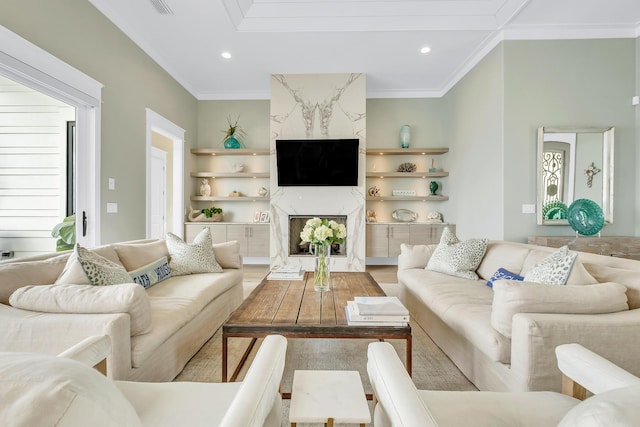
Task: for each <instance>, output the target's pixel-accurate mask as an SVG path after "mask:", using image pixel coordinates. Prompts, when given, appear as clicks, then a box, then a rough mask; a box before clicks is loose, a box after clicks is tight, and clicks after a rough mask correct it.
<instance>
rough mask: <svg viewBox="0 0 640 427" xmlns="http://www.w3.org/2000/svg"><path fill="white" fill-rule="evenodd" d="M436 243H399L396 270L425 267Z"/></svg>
mask: <svg viewBox="0 0 640 427" xmlns="http://www.w3.org/2000/svg"><path fill="white" fill-rule="evenodd" d="M437 247H438V245H407V244H406V243H401V244H400V254H401V255H402V256H400V257H398V270H407V269H409V268H425V267H426V266H427V263H428V262H429V259H430V258H431V255H433V252H434V251H435V250H436V248H437Z"/></svg>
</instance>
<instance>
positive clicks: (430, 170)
mask: <svg viewBox="0 0 640 427" xmlns="http://www.w3.org/2000/svg"><path fill="white" fill-rule="evenodd" d="M435 163H436V159H434V158H431V167H430V168H429V173H434V172H438V169H436V166H435Z"/></svg>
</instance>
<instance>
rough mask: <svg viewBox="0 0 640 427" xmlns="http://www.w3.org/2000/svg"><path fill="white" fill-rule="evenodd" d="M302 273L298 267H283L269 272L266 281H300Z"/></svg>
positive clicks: (300, 267)
mask: <svg viewBox="0 0 640 427" xmlns="http://www.w3.org/2000/svg"><path fill="white" fill-rule="evenodd" d="M303 277H304V271H302V266H300V265H284V266H282V267H277V268H274V269H273V270H271V273H269V275H268V276H267V280H302V278H303Z"/></svg>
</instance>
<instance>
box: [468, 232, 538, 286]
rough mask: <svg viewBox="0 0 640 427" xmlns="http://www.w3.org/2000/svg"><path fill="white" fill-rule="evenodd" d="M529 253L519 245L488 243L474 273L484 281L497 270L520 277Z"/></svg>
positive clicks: (500, 241) (526, 247) (503, 242)
mask: <svg viewBox="0 0 640 427" xmlns="http://www.w3.org/2000/svg"><path fill="white" fill-rule="evenodd" d="M529 252H531V248H530V247H529V246H526V245H524V244H521V243H514V242H506V241H502V240H498V241H490V242H489V243H488V244H487V251H486V252H485V254H484V257H482V262H481V263H480V265H479V266H478V269H477V270H476V272H477V273H478V275H479V276H480V277H482V278H483V279H484V280H489V279H490V278H491V276H492V275H493V273H495V272H496V271H497V270H498V269H499V268H504V269H506V270H509V271H510V272H512V273H513V274H518V275H521V274H520V273H521V272H522V266H523V264H524V260H525V259H526V258H527V256H528V255H529Z"/></svg>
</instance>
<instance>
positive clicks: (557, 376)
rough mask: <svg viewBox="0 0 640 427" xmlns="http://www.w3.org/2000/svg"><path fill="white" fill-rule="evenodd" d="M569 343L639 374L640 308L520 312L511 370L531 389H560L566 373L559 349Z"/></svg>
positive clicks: (516, 318) (515, 325)
mask: <svg viewBox="0 0 640 427" xmlns="http://www.w3.org/2000/svg"><path fill="white" fill-rule="evenodd" d="M568 343H578V344H581V345H583V346H584V347H587V348H588V349H590V350H591V351H593V352H595V353H597V354H599V355H600V356H602V357H603V358H605V359H607V360H609V361H610V362H612V363H614V364H616V365H618V366H620V367H622V368H623V369H626V370H627V371H629V372H631V373H632V374H634V375H638V374H640V360H639V359H638V357H637V355H638V353H639V352H640V309H635V310H628V311H622V312H618V313H608V314H548V313H544V314H543V313H519V314H516V315H514V316H513V325H512V338H511V370H512V371H513V373H514V375H516V376H518V377H519V378H520V379H521V381H522V382H523V383H525V384H527V385H528V387H527V389H529V390H541V389H550V390H553V391H558V392H559V391H561V383H562V375H561V372H560V369H559V368H558V364H557V360H556V355H555V348H556V347H557V346H559V345H561V344H568ZM534 373H535V375H534Z"/></svg>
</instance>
